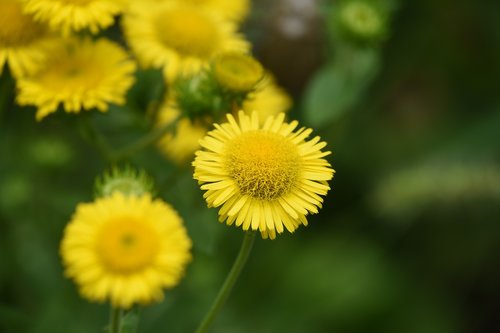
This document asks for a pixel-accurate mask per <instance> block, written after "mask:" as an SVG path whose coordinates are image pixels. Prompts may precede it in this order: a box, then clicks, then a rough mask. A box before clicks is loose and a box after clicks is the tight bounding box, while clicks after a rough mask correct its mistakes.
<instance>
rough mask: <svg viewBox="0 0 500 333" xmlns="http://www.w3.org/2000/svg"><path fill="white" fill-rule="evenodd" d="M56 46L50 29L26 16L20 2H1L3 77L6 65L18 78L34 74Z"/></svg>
mask: <svg viewBox="0 0 500 333" xmlns="http://www.w3.org/2000/svg"><path fill="white" fill-rule="evenodd" d="M54 45H55V39H54V38H53V36H52V35H51V34H50V33H49V32H48V28H47V27H46V26H45V25H44V24H41V23H37V22H35V21H34V20H33V17H32V16H31V15H28V14H24V13H23V8H22V5H21V2H20V1H18V0H0V75H1V74H2V71H3V67H4V66H5V64H8V66H9V68H10V71H11V73H12V75H13V76H14V77H16V78H17V77H21V76H23V75H25V74H29V73H33V72H35V71H36V70H38V69H39V68H40V66H42V65H43V64H44V62H45V60H46V58H47V55H48V53H49V52H50V51H51V50H52V48H53V47H54Z"/></svg>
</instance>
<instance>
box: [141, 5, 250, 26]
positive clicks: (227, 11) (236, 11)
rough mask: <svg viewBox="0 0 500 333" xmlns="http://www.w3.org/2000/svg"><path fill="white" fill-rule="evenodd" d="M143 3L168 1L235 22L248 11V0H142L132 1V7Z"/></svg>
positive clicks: (242, 17)
mask: <svg viewBox="0 0 500 333" xmlns="http://www.w3.org/2000/svg"><path fill="white" fill-rule="evenodd" d="M144 1H150V2H154V3H156V4H158V3H160V2H168V1H171V2H178V3H184V4H190V5H194V6H197V7H202V8H205V9H208V10H211V11H214V12H216V13H217V14H218V15H220V16H223V17H224V18H227V19H230V20H232V21H235V22H240V21H242V20H243V19H244V18H245V17H246V16H247V15H248V13H249V11H250V0H143V1H141V2H134V1H132V6H142V5H143V3H144Z"/></svg>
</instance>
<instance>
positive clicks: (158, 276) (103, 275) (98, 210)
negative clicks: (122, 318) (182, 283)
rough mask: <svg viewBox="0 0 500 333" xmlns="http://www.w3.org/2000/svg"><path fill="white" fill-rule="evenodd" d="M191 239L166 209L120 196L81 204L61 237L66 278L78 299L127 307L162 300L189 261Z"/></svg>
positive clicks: (141, 199) (145, 198) (157, 203)
mask: <svg viewBox="0 0 500 333" xmlns="http://www.w3.org/2000/svg"><path fill="white" fill-rule="evenodd" d="M190 248H191V240H190V239H189V237H188V236H187V233H186V230H185V229H184V227H183V224H182V220H181V218H180V217H179V216H178V215H177V213H176V212H175V210H174V209H173V208H172V207H170V206H169V205H168V204H166V203H164V202H162V201H160V200H152V199H151V197H150V196H149V195H144V196H141V197H135V196H128V197H126V196H124V195H122V194H121V193H119V192H115V193H114V194H113V195H111V196H109V197H106V198H101V199H98V200H96V201H95V202H93V203H87V204H80V205H78V207H77V209H76V213H75V214H74V216H73V217H72V219H71V221H70V223H69V224H68V225H67V227H66V230H65V232H64V237H63V240H62V242H61V256H62V259H63V263H64V266H65V275H66V276H67V277H69V278H71V279H73V280H74V281H75V283H76V284H77V285H78V287H79V290H80V293H81V295H82V296H83V297H85V298H87V299H89V300H91V301H97V302H103V301H106V300H109V301H111V303H112V305H113V306H115V307H120V308H129V307H130V306H132V305H133V304H134V303H139V304H148V303H151V302H154V301H160V300H161V299H162V298H163V289H164V288H172V287H174V286H175V285H177V283H178V282H179V280H180V279H181V277H182V276H183V274H184V268H185V266H186V264H187V263H188V262H189V261H190V260H191V254H190V252H189V251H190Z"/></svg>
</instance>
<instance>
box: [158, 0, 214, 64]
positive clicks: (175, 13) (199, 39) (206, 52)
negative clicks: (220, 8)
mask: <svg viewBox="0 0 500 333" xmlns="http://www.w3.org/2000/svg"><path fill="white" fill-rule="evenodd" d="M156 25H157V28H158V31H161V32H162V33H161V34H160V35H159V37H160V40H161V41H162V42H163V43H164V44H165V45H166V46H167V47H171V48H173V49H175V50H176V51H177V52H178V53H179V54H181V55H183V56H194V57H200V58H208V57H210V56H211V55H212V54H213V52H214V50H216V49H217V47H218V43H219V32H218V30H217V26H216V25H215V23H214V22H213V21H212V20H210V18H209V17H207V16H205V15H203V13H202V12H196V11H193V10H192V9H189V8H183V7H181V8H175V9H174V10H171V11H167V12H165V13H162V15H158V17H157V18H156Z"/></svg>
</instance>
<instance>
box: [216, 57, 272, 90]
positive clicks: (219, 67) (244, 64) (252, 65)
mask: <svg viewBox="0 0 500 333" xmlns="http://www.w3.org/2000/svg"><path fill="white" fill-rule="evenodd" d="M213 72H214V75H215V78H216V80H217V82H219V84H220V85H221V86H222V87H224V88H225V89H227V90H230V91H235V92H246V91H249V90H252V89H253V88H254V87H255V85H256V84H257V83H258V82H259V81H260V80H261V79H262V78H263V76H264V68H263V67H262V65H261V64H260V63H259V62H258V61H257V60H255V59H254V58H252V57H251V56H249V55H246V54H242V53H234V52H231V53H223V54H220V55H219V56H218V57H216V58H215V60H214V63H213Z"/></svg>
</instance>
